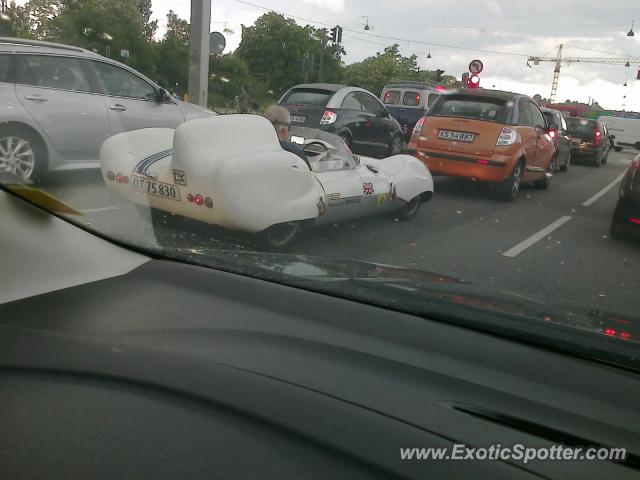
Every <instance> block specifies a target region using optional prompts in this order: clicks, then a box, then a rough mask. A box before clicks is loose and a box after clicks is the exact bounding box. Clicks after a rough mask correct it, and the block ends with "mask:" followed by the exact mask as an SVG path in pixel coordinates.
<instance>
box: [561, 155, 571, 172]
mask: <svg viewBox="0 0 640 480" xmlns="http://www.w3.org/2000/svg"><path fill="white" fill-rule="evenodd" d="M571 155H572V153H571V151H569V155H567V161H566V163H565V164H564V165H561V166H560V171H561V172H566V171H567V170H569V165H570V164H571Z"/></svg>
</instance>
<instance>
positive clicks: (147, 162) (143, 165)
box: [133, 148, 173, 175]
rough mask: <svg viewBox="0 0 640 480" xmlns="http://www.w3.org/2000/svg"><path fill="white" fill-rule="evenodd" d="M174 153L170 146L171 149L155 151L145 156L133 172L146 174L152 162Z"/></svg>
mask: <svg viewBox="0 0 640 480" xmlns="http://www.w3.org/2000/svg"><path fill="white" fill-rule="evenodd" d="M172 153H173V149H172V148H170V149H169V150H163V151H162V152H158V153H154V154H153V155H151V156H150V157H147V158H143V159H142V160H140V161H139V162H138V164H137V165H136V166H135V167H134V168H133V172H134V173H137V174H140V175H142V174H144V172H145V170H146V169H147V168H149V167H150V166H151V165H152V164H154V163H156V162H157V161H158V160H162V159H163V158H167V157H168V156H169V155H171V154H172Z"/></svg>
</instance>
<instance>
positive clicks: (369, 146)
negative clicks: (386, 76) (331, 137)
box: [279, 83, 402, 156]
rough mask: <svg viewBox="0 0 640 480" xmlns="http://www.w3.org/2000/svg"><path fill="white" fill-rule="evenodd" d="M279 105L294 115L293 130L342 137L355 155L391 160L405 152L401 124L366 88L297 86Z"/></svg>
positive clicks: (323, 85)
mask: <svg viewBox="0 0 640 480" xmlns="http://www.w3.org/2000/svg"><path fill="white" fill-rule="evenodd" d="M279 103H280V105H282V106H284V107H286V108H287V110H289V112H291V124H292V126H304V127H310V128H320V129H322V130H325V131H327V132H330V133H335V134H337V135H340V136H341V137H342V138H343V139H344V141H345V142H346V144H347V145H348V146H349V148H350V149H351V150H352V151H353V152H354V153H357V154H361V155H372V156H390V155H397V154H399V153H400V152H401V151H402V129H401V128H400V124H399V123H398V122H397V121H396V120H395V119H394V118H392V117H391V115H390V114H389V111H388V110H387V109H386V108H385V106H384V105H383V104H382V102H380V100H378V99H377V98H376V97H375V95H373V94H372V93H370V92H368V91H366V90H363V89H362V88H356V87H347V86H345V85H335V84H328V83H311V84H303V85H296V86H295V87H293V88H290V89H289V90H288V91H287V92H286V93H285V94H284V95H283V96H282V98H281V99H280V102H279Z"/></svg>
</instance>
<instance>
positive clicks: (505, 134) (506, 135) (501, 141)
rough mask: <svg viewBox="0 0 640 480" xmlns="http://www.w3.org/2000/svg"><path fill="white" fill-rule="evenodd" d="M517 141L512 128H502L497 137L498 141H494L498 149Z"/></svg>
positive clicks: (516, 135)
mask: <svg viewBox="0 0 640 480" xmlns="http://www.w3.org/2000/svg"><path fill="white" fill-rule="evenodd" d="M517 139H518V134H517V133H516V131H515V130H514V129H513V128H509V127H502V131H501V132H500V135H498V140H497V141H496V145H497V146H499V147H502V146H507V145H513V144H514V143H516V140H517Z"/></svg>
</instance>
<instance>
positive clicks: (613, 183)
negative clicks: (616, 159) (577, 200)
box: [582, 172, 626, 207]
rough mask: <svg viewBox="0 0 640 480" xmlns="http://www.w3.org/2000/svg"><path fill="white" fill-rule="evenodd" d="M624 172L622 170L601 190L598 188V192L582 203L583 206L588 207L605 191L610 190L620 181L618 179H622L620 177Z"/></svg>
mask: <svg viewBox="0 0 640 480" xmlns="http://www.w3.org/2000/svg"><path fill="white" fill-rule="evenodd" d="M625 173H626V172H623V173H621V174H620V176H619V177H618V178H616V179H615V180H614V181H613V182H611V183H610V184H609V185H607V186H606V187H604V188H603V189H602V190H600V191H599V192H598V193H596V194H595V195H594V196H593V197H591V198H590V199H589V200H587V201H586V202H584V203H583V204H582V206H583V207H588V206H589V205H591V204H593V203H595V202H596V201H597V200H598V199H599V198H600V197H602V196H603V195H604V194H605V193H607V192H608V191H609V190H611V189H612V188H613V187H615V186H616V184H618V183H620V180H622V177H624V175H625Z"/></svg>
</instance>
